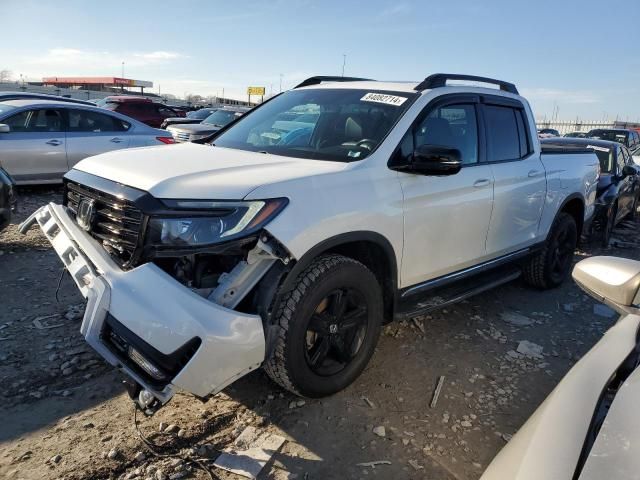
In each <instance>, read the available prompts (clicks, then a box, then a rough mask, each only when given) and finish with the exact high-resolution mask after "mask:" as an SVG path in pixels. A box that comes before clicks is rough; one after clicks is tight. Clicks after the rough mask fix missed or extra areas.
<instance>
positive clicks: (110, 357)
mask: <svg viewBox="0 0 640 480" xmlns="http://www.w3.org/2000/svg"><path fill="white" fill-rule="evenodd" d="M36 223H37V224H38V225H39V226H40V228H41V229H42V231H43V232H44V234H45V235H46V237H47V238H48V239H49V241H50V242H51V245H52V246H53V248H54V250H55V251H56V253H57V254H58V256H59V257H60V259H61V260H62V262H63V263H64V265H65V267H66V268H67V270H68V271H69V273H70V275H71V277H72V278H73V280H74V282H75V283H76V285H77V286H78V288H79V289H80V292H81V293H82V295H83V296H84V297H85V298H86V299H87V308H86V311H85V314H84V318H83V320H82V325H81V327H80V332H81V333H82V334H83V335H84V337H85V338H86V340H87V342H88V343H89V344H90V345H91V346H92V347H93V348H94V349H95V350H96V351H97V352H98V353H100V354H101V355H102V356H103V357H104V358H105V359H106V360H107V361H108V362H109V363H110V364H112V365H114V366H116V367H118V368H120V369H121V370H123V371H124V372H126V373H127V374H128V375H129V376H130V377H132V378H133V379H134V380H135V381H136V382H137V383H139V384H140V385H141V386H142V387H143V388H144V389H145V390H148V391H149V392H151V393H152V394H153V396H155V397H156V398H157V399H158V400H159V401H160V402H161V403H166V402H167V401H168V400H169V399H170V398H171V397H172V396H173V394H174V392H175V389H176V387H177V388H180V389H183V390H186V391H188V392H191V393H193V394H195V395H197V396H200V397H204V396H206V395H209V394H213V393H216V392H218V391H220V390H222V389H223V388H224V387H226V386H227V385H229V384H230V383H232V382H233V381H234V380H236V379H238V378H239V377H241V376H243V375H245V374H246V373H248V372H250V371H251V370H254V369H256V368H257V367H259V366H260V365H261V364H262V362H263V360H264V355H265V340H264V331H263V327H262V320H261V318H260V317H259V316H258V315H250V314H245V313H241V312H237V311H234V310H230V309H227V308H223V307H221V306H219V305H217V304H215V303H212V302H211V301H209V300H207V299H205V298H203V297H200V296H199V295H197V294H195V293H194V292H192V291H191V290H189V289H188V288H187V287H185V286H183V285H182V284H180V283H179V282H177V281H176V280H174V279H173V278H172V277H171V276H170V275H168V274H167V273H165V272H164V271H162V270H161V269H160V268H158V267H157V266H155V265H154V264H152V263H147V264H144V265H141V266H139V267H137V268H134V269H132V270H128V271H125V270H122V269H121V268H120V267H119V266H118V265H117V264H116V263H115V262H114V261H113V260H112V258H111V257H110V256H109V254H108V253H107V252H106V250H104V248H103V247H102V246H101V245H100V244H99V243H98V242H97V241H96V240H94V239H93V238H92V237H91V236H90V235H88V234H87V233H86V232H85V231H84V230H82V229H81V228H80V227H79V226H78V225H77V224H76V222H75V221H74V220H73V219H72V218H71V217H70V216H69V214H68V213H67V210H66V208H65V207H63V206H61V205H57V204H54V203H50V204H48V205H46V206H44V207H42V208H40V209H39V210H37V211H36V212H34V213H33V214H32V215H31V216H30V217H29V218H28V219H27V220H26V221H25V222H23V223H22V225H20V230H21V231H22V232H23V233H24V232H26V231H27V230H28V229H29V228H30V227H31V226H32V225H34V224H36ZM107 318H112V319H115V320H117V322H119V323H120V324H121V325H123V326H124V327H125V328H126V329H127V330H128V331H130V332H131V333H133V334H134V335H135V337H137V338H138V339H140V340H141V341H142V342H141V343H142V344H147V346H151V347H152V348H153V349H155V351H157V352H159V353H160V354H163V355H167V356H169V355H171V354H172V353H174V352H176V351H179V350H180V349H181V348H183V347H184V346H185V345H187V344H188V343H189V342H193V340H194V339H199V340H200V342H197V343H199V347H198V348H197V350H196V351H195V353H193V356H191V357H190V359H189V360H188V362H187V363H186V365H184V366H183V367H181V369H180V370H179V371H178V372H177V374H175V376H174V377H173V378H172V379H171V380H170V381H169V382H168V383H167V382H164V383H166V384H165V385H160V386H158V384H157V382H155V383H154V382H153V381H152V380H153V379H150V378H149V377H147V376H146V375H144V373H141V372H140V371H137V369H135V368H132V367H131V366H130V365H129V364H130V362H129V361H128V360H129V359H127V358H124V357H125V354H124V353H122V352H118V351H114V349H113V348H110V346H109V345H108V342H106V341H105V338H106V337H105V336H104V332H105V326H106V321H107ZM134 346H136V345H134Z"/></svg>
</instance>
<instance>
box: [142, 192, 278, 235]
mask: <svg viewBox="0 0 640 480" xmlns="http://www.w3.org/2000/svg"><path fill="white" fill-rule="evenodd" d="M163 202H164V203H165V204H166V205H167V206H168V207H170V208H176V209H182V210H185V212H184V215H181V216H177V215H179V212H178V211H176V215H175V216H171V217H169V216H167V217H152V218H151V219H150V220H149V235H148V242H149V243H150V244H152V245H158V246H163V245H166V246H185V247H188V246H198V245H210V244H214V243H221V242H226V241H228V240H232V239H234V238H237V237H241V236H245V235H249V234H251V233H253V232H256V231H257V230H259V229H261V228H262V227H263V226H265V225H266V224H267V223H269V221H270V220H272V219H273V218H274V217H275V216H276V215H278V213H280V212H281V211H282V209H283V208H284V207H285V206H286V205H287V203H288V200H287V199H286V198H274V199H270V200H255V201H247V202H214V201H201V200H165V201H163Z"/></svg>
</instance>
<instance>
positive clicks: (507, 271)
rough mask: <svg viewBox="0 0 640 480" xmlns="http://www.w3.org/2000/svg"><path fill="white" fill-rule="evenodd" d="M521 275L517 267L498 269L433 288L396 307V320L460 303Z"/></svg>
mask: <svg viewBox="0 0 640 480" xmlns="http://www.w3.org/2000/svg"><path fill="white" fill-rule="evenodd" d="M521 274H522V271H521V270H520V269H519V268H517V267H513V266H511V267H506V268H499V269H495V270H492V271H489V272H485V273H480V274H478V275H474V276H473V277H470V278H469V277H467V278H465V279H464V280H463V281H459V282H456V283H454V284H452V285H446V286H443V287H440V288H435V289H433V290H430V291H428V292H425V293H423V294H421V295H415V296H411V297H409V298H407V299H405V300H403V301H401V303H400V304H399V305H398V310H397V311H396V315H395V319H396V320H406V319H409V318H411V317H416V316H418V315H424V314H426V313H429V312H431V311H433V310H437V309H439V308H443V307H446V306H448V305H451V304H454V303H458V302H461V301H462V300H466V299H467V298H469V297H473V296H474V295H477V294H479V293H482V292H484V291H486V290H490V289H492V288H495V287H497V286H499V285H502V284H504V283H508V282H511V281H512V280H515V279H516V278H518V277H519V276H520V275H521Z"/></svg>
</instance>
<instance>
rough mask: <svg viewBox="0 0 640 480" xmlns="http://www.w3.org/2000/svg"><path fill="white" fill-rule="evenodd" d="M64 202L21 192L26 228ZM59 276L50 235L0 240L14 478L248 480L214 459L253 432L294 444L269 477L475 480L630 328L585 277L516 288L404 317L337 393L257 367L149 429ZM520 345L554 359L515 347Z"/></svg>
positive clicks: (171, 408) (176, 403)
mask: <svg viewBox="0 0 640 480" xmlns="http://www.w3.org/2000/svg"><path fill="white" fill-rule="evenodd" d="M59 197H60V191H59V190H56V189H23V190H21V191H20V207H19V212H18V215H17V216H16V218H15V221H16V222H17V221H20V220H22V219H24V218H25V217H26V216H27V215H28V214H29V213H31V212H32V211H33V210H34V209H35V208H36V207H37V206H39V205H42V204H44V203H46V202H49V201H59ZM637 231H638V225H637V224H636V223H633V222H626V223H624V224H623V225H622V226H619V227H618V228H617V229H616V231H615V233H614V237H615V240H614V246H612V247H610V248H609V249H608V250H607V251H606V254H608V255H617V256H623V257H629V258H636V259H638V258H640V242H639V241H638V239H637ZM599 253H603V252H601V251H599V250H598V249H587V250H586V251H580V253H579V255H578V259H580V258H583V257H584V256H589V255H593V254H599ZM60 276H61V263H60V262H59V260H58V258H57V257H56V255H55V253H54V252H53V250H52V249H51V248H50V247H49V245H48V244H47V242H46V241H45V239H44V237H43V236H42V235H41V234H40V232H39V230H37V229H32V230H31V231H30V232H29V234H28V235H27V236H26V237H25V236H21V235H20V234H19V233H18V232H17V228H16V225H11V226H10V227H9V228H8V229H7V230H6V231H4V232H3V233H1V234H0V385H2V388H1V389H0V422H1V423H0V478H8V479H49V478H61V479H62V478H64V479H103V478H104V479H106V478H126V479H130V478H140V479H153V480H162V479H176V478H198V479H206V478H219V479H234V480H237V479H240V478H242V477H239V476H236V475H234V474H229V473H226V472H224V471H221V470H219V469H216V468H213V467H212V468H210V469H208V468H207V465H209V464H210V462H211V460H212V459H215V458H216V456H217V455H218V454H219V452H220V451H221V450H222V449H224V448H225V447H226V446H228V445H230V444H231V443H232V442H233V440H234V439H235V438H236V437H237V435H238V434H239V433H240V432H241V431H242V430H243V429H244V427H246V426H249V425H251V426H254V427H256V428H257V429H258V430H259V431H266V432H270V433H277V434H279V435H282V436H284V437H285V439H286V442H285V443H284V445H283V446H282V448H281V449H280V450H279V452H278V453H277V454H276V455H275V456H274V457H273V458H272V460H271V461H270V462H269V463H268V464H267V466H266V467H265V468H264V469H263V471H262V473H261V475H260V477H259V478H265V479H266V478H270V479H271V478H272V479H293V478H297V479H301V480H302V479H309V480H311V479H351V478H354V479H355V478H359V479H367V478H372V477H373V478H381V479H388V478H394V479H423V478H424V479H430V480H439V479H442V480H445V479H446V480H450V479H457V480H467V479H476V478H478V477H479V476H480V474H481V473H482V471H483V470H484V468H486V466H487V465H488V464H489V462H490V461H491V459H492V458H493V457H494V455H495V454H496V453H497V452H498V451H499V450H500V449H501V448H502V447H503V446H504V445H505V443H506V442H507V441H508V440H509V438H510V437H511V435H512V434H514V433H515V432H516V431H517V430H518V428H519V427H520V426H521V425H522V424H523V422H524V421H525V420H526V419H527V417H529V415H530V414H531V413H532V412H533V411H534V410H535V408H536V407H537V406H538V405H539V404H540V402H541V401H542V400H543V399H544V398H545V397H546V396H547V394H548V393H549V392H550V391H551V390H552V389H553V387H554V386H555V385H556V384H557V382H558V381H559V380H560V379H561V378H562V376H563V375H564V374H565V373H566V372H567V370H568V369H569V368H570V367H571V366H572V365H573V364H574V363H575V362H576V361H577V360H578V359H579V358H580V357H581V356H582V355H583V354H584V353H585V352H586V351H587V350H588V349H589V348H590V347H591V346H592V345H593V344H594V343H595V342H596V341H597V340H598V339H599V338H600V337H601V336H602V333H603V332H604V331H605V330H606V329H607V328H609V327H610V326H611V325H612V324H613V322H614V321H615V319H616V318H615V317H614V316H609V315H608V314H609V313H610V311H608V310H607V309H604V310H603V311H600V310H599V309H598V308H599V307H596V310H595V311H594V307H595V306H596V305H597V303H596V302H595V301H593V300H591V299H590V298H589V297H587V296H586V295H584V294H583V293H582V292H581V291H580V290H579V289H578V288H577V287H576V286H575V284H574V283H573V282H566V284H565V285H564V286H562V287H561V288H559V289H556V290H553V291H546V292H540V291H535V290H531V289H529V288H527V287H525V286H524V285H523V284H522V283H520V282H519V281H516V282H513V283H511V284H509V285H506V286H503V287H500V288H498V289H496V290H494V291H491V292H488V293H485V294H483V295H481V296H478V297H476V298H472V299H471V300H469V301H466V302H463V303H461V304H458V305H456V306H454V307H453V308H448V309H445V310H441V311H438V312H436V313H434V314H432V315H430V316H426V317H424V318H421V319H416V320H414V321H411V322H402V323H391V324H390V325H388V326H387V327H385V330H384V334H383V336H382V337H381V339H380V343H379V345H378V348H377V351H376V353H375V355H374V357H373V359H372V361H371V363H370V365H369V366H368V367H367V369H366V371H365V372H364V374H363V375H362V376H361V377H360V378H359V379H358V380H357V381H356V382H355V384H353V385H352V386H350V387H349V388H348V389H347V390H345V391H343V392H341V393H339V394H337V395H335V396H333V397H330V398H326V399H322V400H306V401H301V399H299V398H297V397H294V396H292V395H291V394H289V393H287V392H284V391H283V390H281V389H280V388H279V387H277V386H276V385H274V384H273V383H272V382H271V381H270V380H269V379H268V378H267V376H266V375H265V374H264V373H262V372H261V371H256V372H254V373H252V374H250V375H248V376H247V377H245V378H243V379H241V380H239V381H238V382H236V383H235V384H234V385H232V386H231V387H229V388H227V389H226V390H225V391H224V392H223V393H220V394H218V395H217V396H215V397H214V398H212V399H210V400H209V401H208V402H206V403H202V402H201V401H199V400H198V399H196V398H193V397H192V396H190V395H186V394H178V395H177V396H176V397H175V398H174V399H173V400H172V401H171V402H170V403H169V404H168V405H167V406H166V407H164V408H163V409H161V410H160V411H159V412H158V413H157V414H156V415H155V416H153V417H149V418H147V417H144V416H143V415H140V414H138V415H137V420H138V430H137V429H136V427H135V424H134V409H133V406H132V403H131V401H130V400H129V398H128V396H127V395H126V393H125V391H124V387H123V386H122V383H121V382H122V379H123V377H122V375H121V374H119V373H118V372H114V370H113V369H112V368H111V367H110V366H109V365H106V364H105V363H104V362H102V360H101V359H100V358H99V357H98V356H97V355H96V354H94V353H93V351H92V350H91V348H90V347H89V346H88V345H86V343H85V342H84V339H83V338H82V337H81V335H80V333H79V327H80V321H81V318H82V308H83V299H82V297H81V296H80V294H79V293H78V292H77V291H76V287H75V285H74V284H73V283H72V281H71V280H70V279H69V278H63V279H62V281H61V283H60V286H59V292H58V299H57V300H56V289H57V286H58V282H59V279H60ZM514 314H520V315H521V316H516V317H515V318H514V316H513V315H514ZM521 340H528V341H531V342H534V343H536V344H539V345H541V346H543V348H544V350H543V358H542V359H533V358H529V357H525V356H522V355H520V354H518V353H516V352H515V350H516V348H517V346H518V342H519V341H521ZM212 367H213V366H212ZM440 376H444V377H445V381H444V384H443V388H442V393H441V395H440V397H439V399H438V402H437V405H436V406H435V407H434V408H430V406H429V404H430V401H431V397H432V394H433V391H434V388H435V386H436V384H437V381H438V378H439V377H440ZM161 424H162V427H164V426H166V425H175V426H176V427H175V431H174V432H173V433H166V432H163V431H160V430H161ZM380 426H383V427H384V436H379V435H377V434H376V433H374V431H373V430H374V429H376V431H377V432H379V433H380V429H378V428H376V427H380ZM173 429H174V427H171V428H170V429H169V430H173ZM145 441H146V442H148V443H145ZM148 445H151V447H149V446H148ZM381 460H384V461H388V462H390V464H383V465H378V466H376V467H375V468H372V467H370V466H359V465H358V464H360V463H365V462H373V461H381ZM205 469H208V470H209V473H207V472H205Z"/></svg>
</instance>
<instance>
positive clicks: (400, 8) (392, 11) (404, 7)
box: [378, 3, 411, 18]
mask: <svg viewBox="0 0 640 480" xmlns="http://www.w3.org/2000/svg"><path fill="white" fill-rule="evenodd" d="M409 12H411V7H410V6H409V5H408V4H406V3H397V4H395V5H393V6H392V7H387V8H385V9H383V10H382V11H381V12H380V13H379V14H378V17H381V18H386V17H390V16H395V15H405V14H407V13H409Z"/></svg>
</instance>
